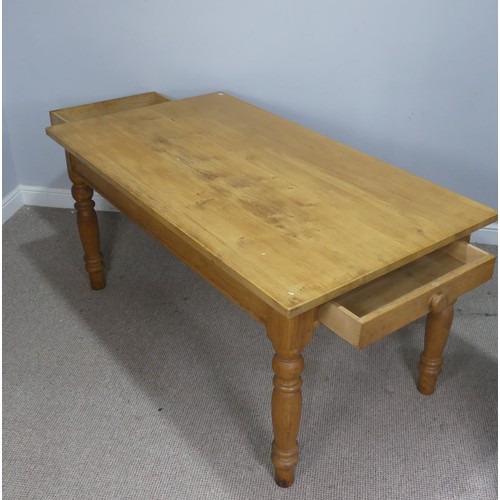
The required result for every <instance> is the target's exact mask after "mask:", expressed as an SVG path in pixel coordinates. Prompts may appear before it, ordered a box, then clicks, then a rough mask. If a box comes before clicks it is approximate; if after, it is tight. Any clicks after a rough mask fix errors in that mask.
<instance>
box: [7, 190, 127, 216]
mask: <svg viewBox="0 0 500 500" xmlns="http://www.w3.org/2000/svg"><path fill="white" fill-rule="evenodd" d="M92 199H93V200H94V201H95V209H96V210H99V211H103V212H117V211H118V210H117V209H116V208H115V207H114V206H113V205H111V203H109V202H108V201H106V200H105V199H104V198H103V197H102V196H100V195H99V194H97V193H95V194H94V196H93V198H92ZM74 204H75V201H74V200H73V197H72V196H71V190H69V189H56V188H41V187H37V186H25V185H23V184H21V185H19V186H17V188H16V189H14V190H13V191H12V192H11V193H9V194H8V195H7V196H6V197H5V198H4V199H3V200H2V224H3V223H5V222H6V221H7V220H8V219H10V217H12V216H13V215H14V214H15V213H16V212H17V211H18V210H19V209H20V208H21V207H22V206H24V205H29V206H32V207H52V208H73V205H74Z"/></svg>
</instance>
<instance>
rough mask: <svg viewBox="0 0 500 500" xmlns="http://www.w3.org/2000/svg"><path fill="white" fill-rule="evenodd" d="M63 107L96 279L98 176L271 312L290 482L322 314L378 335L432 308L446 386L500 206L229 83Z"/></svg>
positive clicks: (222, 283) (358, 339)
mask: <svg viewBox="0 0 500 500" xmlns="http://www.w3.org/2000/svg"><path fill="white" fill-rule="evenodd" d="M51 123H52V124H53V125H52V126H51V127H49V128H47V133H48V135H49V136H50V137H52V138H53V139H54V140H55V141H57V142H58V143H59V144H60V145H61V146H63V147H64V148H65V150H66V156H67V165H68V172H69V177H70V179H71V181H72V183H73V188H72V194H73V197H74V199H75V201H76V203H75V207H76V210H77V222H78V228H79V232H80V237H81V240H82V244H83V248H84V252H85V256H86V269H87V271H88V273H89V275H90V284H91V286H92V288H94V289H96V290H99V289H101V288H103V287H104V286H105V279H104V265H103V260H102V256H101V251H100V244H99V229H98V224H97V217H96V213H95V211H94V208H93V207H94V202H93V201H92V195H93V189H95V190H97V191H98V192H99V193H100V194H101V195H102V196H104V197H105V198H107V199H108V200H109V201H110V202H111V203H113V204H114V205H115V206H116V207H117V208H118V209H120V210H121V211H122V212H123V213H124V214H125V215H127V216H128V217H129V218H130V219H132V220H133V221H135V222H136V223H138V224H139V225H141V226H142V227H143V228H144V229H146V231H148V232H149V233H150V234H151V235H152V236H154V237H155V238H156V239H157V240H159V241H160V242H161V243H162V244H163V245H164V246H165V247H166V248H167V249H169V250H170V251H171V252H173V253H174V254H175V255H177V256H178V257H179V258H180V259H181V260H183V261H184V262H186V263H187V264H188V265H189V266H190V267H191V268H192V269H194V270H195V271H196V272H197V273H198V274H199V275H200V276H201V277H203V278H204V279H205V280H207V281H209V282H210V283H212V285H214V286H215V287H217V288H218V289H219V290H220V291H222V292H223V293H225V294H226V295H227V296H228V297H230V298H231V299H232V300H233V301H234V302H236V303H237V304H238V305H240V306H241V307H242V308H243V309H244V310H245V311H247V312H248V313H249V314H250V315H251V316H253V317H254V318H255V319H257V320H258V321H261V322H262V323H264V324H265V327H266V329H267V335H268V337H269V339H270V341H271V342H272V345H273V347H274V350H275V352H276V354H275V355H274V358H273V360H272V369H273V371H274V382H273V383H274V390H273V393H272V404H271V406H272V423H273V429H274V441H273V444H272V461H273V464H274V466H275V479H276V483H277V484H278V485H279V486H284V487H286V486H290V485H291V484H292V483H293V480H294V469H295V465H296V464H297V462H298V444H297V441H296V438H297V434H298V431H299V421H300V414H301V384H302V380H301V373H302V370H303V367H304V360H303V358H302V354H301V353H302V350H303V349H304V347H305V345H306V344H307V343H308V342H309V341H310V340H311V339H312V337H313V331H314V327H315V325H316V324H317V323H318V321H319V322H321V323H323V324H325V325H326V326H327V327H329V328H330V329H331V330H333V331H335V333H337V334H338V335H340V336H342V337H343V338H345V339H346V340H347V341H348V342H350V343H352V344H353V345H355V346H357V347H365V346H367V345H369V344H370V343H372V342H374V341H376V340H378V339H380V338H382V337H383V336H385V335H387V334H389V333H391V332H393V331H395V330H397V329H398V328H400V327H402V326H404V325H406V324H408V323H409V322H411V321H413V320H415V319H417V318H418V317H421V316H423V315H426V314H427V324H426V333H425V341H424V351H423V353H422V356H421V359H420V363H419V372H420V376H419V382H418V388H419V390H420V391H421V392H422V393H424V394H430V393H432V392H433V391H434V386H435V381H436V378H437V376H438V375H439V373H440V367H441V363H442V352H443V349H444V346H445V343H446V339H447V336H448V332H449V329H450V325H451V321H452V317H453V303H454V301H455V299H456V298H457V296H459V295H460V294H462V293H465V292H466V291H468V290H470V289H471V288H473V287H475V286H477V285H479V284H480V283H482V282H484V281H486V280H488V279H489V278H490V277H491V274H492V271H493V265H494V258H493V257H492V256H491V255H489V254H487V253H486V252H483V251H482V250H480V249H478V248H475V247H473V246H472V245H470V244H469V243H468V242H467V241H468V240H467V236H468V235H469V234H470V233H471V232H472V231H475V230H477V229H479V228H481V227H483V226H485V225H487V224H489V223H491V222H493V221H494V220H496V212H495V211H494V210H492V209H490V208H488V207H486V206H484V205H481V204H480V203H477V202H475V201H472V200H470V199H467V198H465V197H463V196H460V195H458V194H456V193H453V192H450V191H448V190H446V189H443V188H441V187H439V186H437V185H435V184H432V183H431V182H428V181H426V180H424V179H421V178H419V177H416V176H414V175H412V174H410V173H408V172H405V171H403V170H400V169H398V168H396V167H393V166H391V165H389V164H387V163H384V162H382V161H380V160H377V159H375V158H372V157H370V156H368V155H366V154H363V153H361V152H359V151H356V150H354V149H352V148H350V147H347V146H345V145H343V144H340V143H338V142H335V141H333V140H331V139H328V138H326V137H324V136H322V135H320V134H317V133H314V132H312V131H310V130H308V129H305V128H303V127H300V126H299V125H296V124H294V123H291V122H289V121H287V120H285V119H283V118H280V117H278V116H276V115H273V114H271V113H268V112H266V111H264V110H262V109H259V108H257V107H255V106H252V105H250V104H248V103H246V102H244V101H241V100H239V99H236V98H234V97H231V96H230V95H227V94H224V93H221V92H219V93H214V94H209V95H203V96H199V97H193V98H189V99H181V100H177V101H170V100H169V99H167V98H165V97H163V96H161V95H159V94H156V93H147V94H140V95H137V96H131V97H126V98H120V99H114V100H111V101H104V102H99V103H92V104H88V105H84V106H76V107H72V108H65V109H61V110H57V111H52V112H51ZM166 327H167V328H168V325H166ZM231 341H234V340H231ZM334 355H335V353H332V356H334Z"/></svg>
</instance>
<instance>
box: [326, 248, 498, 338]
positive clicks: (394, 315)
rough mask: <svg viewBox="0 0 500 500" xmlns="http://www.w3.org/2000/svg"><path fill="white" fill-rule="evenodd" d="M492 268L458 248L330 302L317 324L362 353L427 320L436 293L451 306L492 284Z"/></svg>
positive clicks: (480, 255) (477, 252)
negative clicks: (446, 296)
mask: <svg viewBox="0 0 500 500" xmlns="http://www.w3.org/2000/svg"><path fill="white" fill-rule="evenodd" d="M494 264H495V257H494V256H492V255H490V254H488V253H487V252H484V251H483V250H481V249H479V248H476V247H474V246H473V245H470V244H468V243H466V242H463V241H461V242H456V243H453V244H452V245H450V246H448V247H445V248H443V249H440V250H438V251H436V252H433V253H432V254H429V255H427V256H425V257H423V258H422V259H419V260H418V261H415V262H413V263H411V264H408V265H407V266H404V267H403V268H401V269H397V270H396V271H393V272H391V273H389V274H387V275H386V276H383V277H381V278H379V279H377V280H375V281H373V282H370V283H368V284H366V285H363V286H362V287H360V288H358V289H356V290H354V291H352V292H349V293H347V294H345V295H343V296H341V297H338V298H336V299H334V300H332V301H330V302H327V303H326V304H324V305H323V306H321V308H320V309H319V313H318V320H319V322H320V323H322V324H324V325H325V326H326V327H328V328H329V329H330V330H332V331H334V332H335V333H337V334H338V335H339V336H340V337H342V338H344V339H345V340H347V341H348V342H349V343H351V344H353V345H354V346H356V347H359V348H363V347H366V346H368V345H370V344H372V343H373V342H376V341H377V340H379V339H381V338H382V337H385V336H386V335H388V334H390V333H392V332H394V331H396V330H398V329H399V328H401V327H403V326H406V325H407V324H409V323H411V322H412V321H414V320H416V319H418V318H420V317H422V316H424V315H425V314H427V313H428V312H429V303H430V300H431V298H432V297H433V296H434V295H435V294H436V293H444V294H446V295H448V297H449V298H450V300H453V299H456V298H457V297H459V296H460V295H462V294H464V293H466V292H468V291H469V290H471V289H473V288H475V287H476V286H478V285H480V284H482V283H484V282H485V281H488V280H489V279H490V278H491V276H492V274H493V268H494Z"/></svg>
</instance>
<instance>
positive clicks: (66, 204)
mask: <svg viewBox="0 0 500 500" xmlns="http://www.w3.org/2000/svg"><path fill="white" fill-rule="evenodd" d="M93 199H94V201H95V209H96V210H100V211H104V212H117V211H118V210H117V209H116V208H115V207H114V206H113V205H111V203H109V202H108V201H106V200H105V199H104V198H103V197H102V196H99V195H98V194H97V193H96V194H95V195H94V198H93ZM73 204H74V201H73V197H72V196H71V191H70V190H69V189H55V188H42V187H37V186H25V185H22V184H21V185H19V186H17V187H16V188H15V189H14V190H12V191H11V192H10V193H9V194H8V195H7V196H6V197H5V198H4V199H3V200H2V224H3V223H4V222H5V221H7V220H8V219H9V218H10V217H12V216H13V215H14V214H15V213H16V212H17V211H18V210H19V209H20V208H21V207H22V206H23V205H30V206H35V207H53V208H73ZM471 241H472V242H473V243H485V244H488V245H498V223H496V222H494V223H493V224H490V225H489V226H486V227H485V228H483V229H480V230H479V231H476V232H474V233H472V235H471Z"/></svg>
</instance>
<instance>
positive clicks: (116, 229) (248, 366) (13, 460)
mask: <svg viewBox="0 0 500 500" xmlns="http://www.w3.org/2000/svg"><path fill="white" fill-rule="evenodd" d="M100 221H101V230H102V235H103V237H102V240H103V250H104V253H105V260H106V263H107V265H108V275H107V279H108V286H107V288H106V289H105V290H103V291H101V292H93V291H91V290H90V288H89V286H88V282H87V276H86V273H85V272H84V270H83V261H82V251H81V248H80V245H79V241H78V237H77V232H76V226H75V221H74V214H72V213H71V212H70V211H69V210H57V209H39V208H27V207H25V208H23V209H21V210H20V211H19V212H18V213H17V214H16V215H15V216H14V217H13V218H12V219H10V220H9V221H8V222H7V223H6V224H5V225H4V226H3V230H4V232H3V234H4V241H3V314H4V322H3V458H4V462H3V471H4V476H3V488H4V497H3V498H4V499H6V500H10V499H15V500H17V499H37V500H40V499H65V500H69V499H99V500H102V499H120V500H125V499H172V500H182V499H211V500H213V499H227V500H238V499H252V500H261V499H280V498H283V499H285V498H286V499H301V500H303V499H341V500H350V499H353V500H358V499H366V500H378V499H380V500H390V499H401V500H408V499H426V500H432V499H442V500H445V499H446V500H448V499H471V500H488V499H494V498H497V491H496V482H497V480H496V472H497V471H496V468H497V454H496V451H497V291H496V290H497V281H496V278H495V280H494V281H492V282H490V283H488V284H487V285H483V286H482V287H480V288H478V289H476V290H475V291H473V292H471V293H469V294H468V295H467V296H465V297H463V298H461V299H459V301H458V303H457V307H456V319H455V322H454V325H453V327H452V335H451V337H450V340H449V342H448V346H447V349H446V361H445V366H444V369H443V375H442V376H441V378H440V380H439V386H438V390H437V392H436V393H435V394H434V395H433V396H431V397H425V396H422V395H420V394H419V393H418V392H417V390H416V388H415V379H416V368H415V367H416V363H417V360H418V355H419V352H420V350H421V347H422V341H423V340H422V339H423V321H417V322H416V323H414V324H412V325H410V326H409V327H407V328H405V329H402V330H400V331H399V332H397V333H395V334H394V335H392V336H389V337H387V338H385V339H384V340H382V341H380V342H378V343H377V344H374V345H373V346H371V347H369V348H368V349H366V350H363V351H358V350H356V349H355V348H353V347H351V346H350V345H348V344H347V343H346V342H344V341H343V340H342V339H340V338H338V337H337V336H335V335H333V334H331V333H329V332H328V331H327V330H326V329H325V328H319V329H318V330H317V335H316V338H315V339H314V340H313V342H311V344H309V346H308V347H307V349H306V352H305V361H306V369H305V374H304V386H303V393H304V411H303V418H302V426H301V432H300V436H299V438H300V443H301V461H300V463H299V465H298V467H297V480H296V483H295V485H294V486H293V487H292V488H290V489H288V490H282V489H280V488H278V487H277V486H275V485H274V482H273V479H272V469H271V463H270V456H269V455H270V443H271V438H272V436H271V434H272V433H271V418H270V395H271V387H272V385H271V379H272V374H271V357H272V349H271V346H270V343H269V341H268V340H267V339H266V336H265V332H264V329H263V327H262V326H260V325H259V324H257V323H256V322H254V321H253V320H252V319H250V318H249V317H247V316H246V315H245V314H244V313H243V312H242V311H240V309H239V308H238V307H236V306H234V305H233V304H231V303H230V302H229V301H228V300H226V299H225V298H224V297H223V296H222V295H221V294H219V293H218V292H217V291H216V290H214V289H212V288H211V287H210V286H209V285H208V284H206V283H204V282H203V281H202V280H200V279H199V278H198V277H197V276H196V275H194V274H193V273H192V272H191V271H190V270H189V269H188V268H186V267H185V266H184V265H182V264H180V263H179V262H178V261H177V260H176V259H175V258H174V257H172V256H171V255H169V254H168V253H167V252H166V251H164V250H163V249H162V248H161V247H160V246H159V245H158V244H156V243H155V242H154V241H153V240H152V239H150V237H149V236H147V235H146V234H144V233H143V232H142V231H141V230H139V229H138V228H136V227H135V226H133V225H132V224H131V223H130V222H128V221H127V220H126V219H124V218H123V217H121V216H120V215H119V214H113V213H105V214H100ZM488 250H490V251H496V247H489V248H488Z"/></svg>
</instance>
